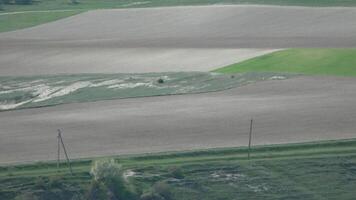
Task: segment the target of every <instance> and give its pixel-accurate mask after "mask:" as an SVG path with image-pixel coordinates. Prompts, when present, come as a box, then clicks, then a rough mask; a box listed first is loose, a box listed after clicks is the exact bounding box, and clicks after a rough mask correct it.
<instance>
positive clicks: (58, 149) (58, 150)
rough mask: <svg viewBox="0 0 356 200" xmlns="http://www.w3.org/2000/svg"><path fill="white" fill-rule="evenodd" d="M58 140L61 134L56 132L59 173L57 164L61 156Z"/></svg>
mask: <svg viewBox="0 0 356 200" xmlns="http://www.w3.org/2000/svg"><path fill="white" fill-rule="evenodd" d="M60 139H61V134H60V131H58V135H57V172H59V162H60V159H61V157H60V155H61V146H60Z"/></svg>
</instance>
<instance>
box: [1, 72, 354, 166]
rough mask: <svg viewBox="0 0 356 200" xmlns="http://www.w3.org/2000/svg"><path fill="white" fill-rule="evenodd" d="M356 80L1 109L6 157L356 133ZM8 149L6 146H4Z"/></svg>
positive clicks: (325, 137)
mask: <svg viewBox="0 0 356 200" xmlns="http://www.w3.org/2000/svg"><path fill="white" fill-rule="evenodd" d="M355 99H356V79H354V78H333V77H298V78H293V79H288V80H284V81H268V82H260V83H256V84H251V85H248V86H244V87H241V88H236V89H232V90H227V91H223V92H217V93H207V94H197V95H182V96H165V97H151V98H137V99H125V100H115V101H101V102H93V103H82V104H67V105H60V106H55V107H47V108H37V109H27V110H18V111H11V112H0V127H1V131H0V152H1V154H0V163H10V162H22V161H34V160H48V159H49V160H51V159H52V160H53V159H55V156H56V129H57V128H62V129H63V136H64V140H65V142H66V144H67V146H68V150H69V153H70V156H71V157H76V158H78V157H91V156H98V155H112V154H128V153H144V152H162V151H173V150H187V149H201V148H210V147H230V146H241V145H242V146H243V145H246V143H247V132H248V128H249V119H250V118H251V117H253V118H254V119H255V128H254V135H253V144H272V143H290V142H302V141H314V140H328V139H340V138H352V137H356V132H355V129H356V107H355V105H354V104H355ZM3 152H6V153H3Z"/></svg>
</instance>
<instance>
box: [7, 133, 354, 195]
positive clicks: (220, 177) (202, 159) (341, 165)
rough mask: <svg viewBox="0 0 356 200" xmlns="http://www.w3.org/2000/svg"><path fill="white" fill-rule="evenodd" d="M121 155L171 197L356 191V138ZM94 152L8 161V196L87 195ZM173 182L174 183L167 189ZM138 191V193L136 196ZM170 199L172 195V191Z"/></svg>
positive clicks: (142, 183)
mask: <svg viewBox="0 0 356 200" xmlns="http://www.w3.org/2000/svg"><path fill="white" fill-rule="evenodd" d="M251 152H252V157H251V160H247V156H246V153H247V149H246V148H229V149H212V150H205V151H194V152H181V153H164V154H163V153H162V154H150V155H137V156H122V157H116V158H115V161H116V162H117V163H119V164H121V165H122V168H123V169H124V170H125V172H131V176H127V177H128V178H127V183H129V184H130V185H131V187H133V188H135V191H136V192H137V193H139V194H140V193H143V192H145V191H147V190H150V188H151V186H152V185H155V184H157V183H164V184H165V187H166V189H165V190H166V191H165V192H166V193H167V192H169V193H170V198H169V199H190V200H192V199H205V200H209V199H214V200H216V199H353V198H354V196H355V195H356V192H355V191H354V190H353V188H355V187H356V140H353V139H352V140H340V141H327V142H317V143H304V144H289V145H276V146H259V147H255V148H253V149H252V151H251ZM91 165H92V160H91V159H87V160H78V161H75V162H74V163H73V170H74V175H73V176H71V175H70V174H69V173H68V169H67V168H66V165H65V164H64V163H62V164H61V166H60V169H59V171H58V172H57V169H56V164H55V163H53V162H52V163H51V162H49V163H36V164H28V165H13V166H3V167H1V168H0V199H15V198H16V196H18V197H17V199H21V198H24V197H25V196H26V195H27V196H28V195H29V196H31V197H32V198H33V199H35V197H37V199H46V198H47V199H48V198H49V197H50V198H51V199H81V197H83V196H85V195H86V193H87V190H88V188H89V187H90V185H91V184H92V177H91V175H90V173H89V171H90V167H91ZM167 190H168V191H167ZM134 199H135V198H134ZM166 199H168V198H166Z"/></svg>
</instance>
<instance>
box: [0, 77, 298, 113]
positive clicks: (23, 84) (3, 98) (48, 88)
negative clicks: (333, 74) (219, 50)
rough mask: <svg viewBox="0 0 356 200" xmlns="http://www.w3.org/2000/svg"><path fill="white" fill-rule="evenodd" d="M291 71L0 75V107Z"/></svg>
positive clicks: (210, 87)
mask: <svg viewBox="0 0 356 200" xmlns="http://www.w3.org/2000/svg"><path fill="white" fill-rule="evenodd" d="M290 76H291V75H284V74H276V73H244V74H238V75H232V76H231V75H226V74H220V73H209V72H172V73H146V74H78V75H54V76H31V77H0V111H1V110H11V109H19V108H31V107H41V106H51V105H57V104H64V103H74V102H89V101H98V100H108V99H118V98H132V97H146V96H159V95H175V94H190V93H202V92H212V91H220V90H225V89H229V88H233V87H238V86H241V85H245V84H248V83H253V82H256V81H262V80H270V79H286V78H288V77H290Z"/></svg>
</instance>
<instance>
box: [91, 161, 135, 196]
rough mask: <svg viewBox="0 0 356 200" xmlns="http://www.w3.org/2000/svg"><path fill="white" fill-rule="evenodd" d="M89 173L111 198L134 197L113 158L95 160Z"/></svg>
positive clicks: (119, 166)
mask: <svg viewBox="0 0 356 200" xmlns="http://www.w3.org/2000/svg"><path fill="white" fill-rule="evenodd" d="M90 173H91V174H92V176H93V177H94V180H95V181H97V182H101V183H103V184H104V185H105V186H106V188H107V191H108V194H110V195H112V196H113V197H112V198H113V199H119V200H121V199H122V200H131V199H136V195H135V193H134V192H133V191H132V190H131V189H130V188H129V186H128V183H126V182H125V180H124V178H123V176H122V174H123V173H122V169H121V165H119V164H117V163H116V162H115V160H113V159H110V160H99V161H95V162H94V164H93V166H92V168H91V171H90Z"/></svg>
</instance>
